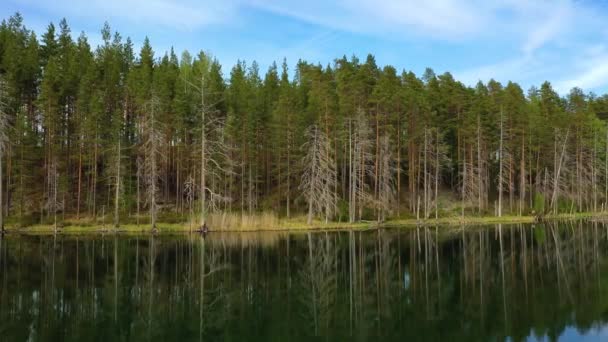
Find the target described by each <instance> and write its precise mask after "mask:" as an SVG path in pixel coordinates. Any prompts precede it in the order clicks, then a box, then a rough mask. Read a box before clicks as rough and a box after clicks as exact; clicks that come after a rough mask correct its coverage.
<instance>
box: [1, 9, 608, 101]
mask: <svg viewBox="0 0 608 342" xmlns="http://www.w3.org/2000/svg"><path fill="white" fill-rule="evenodd" d="M15 12H20V13H21V14H22V15H23V17H24V19H25V25H26V26H27V27H28V28H29V29H33V30H34V31H36V32H37V33H38V34H41V33H42V32H44V31H45V30H46V27H47V25H48V24H49V22H54V23H55V24H57V23H58V22H59V20H61V18H64V17H65V18H66V19H67V21H68V24H69V25H70V28H71V29H72V33H73V34H74V35H75V36H77V35H79V34H80V32H84V33H85V34H86V35H87V37H88V38H89V41H90V42H91V44H92V45H93V46H96V45H97V44H99V42H100V41H101V34H100V30H101V28H102V27H103V24H104V22H106V21H107V22H108V23H109V24H110V26H111V28H112V30H113V31H118V32H119V33H120V34H121V35H122V36H123V37H127V36H128V37H131V39H132V40H133V42H134V43H135V47H136V48H138V47H139V46H141V43H142V42H143V40H144V38H145V37H146V36H147V37H149V39H150V41H151V43H152V46H153V48H154V51H155V53H156V56H157V57H160V56H162V55H163V54H164V53H165V52H166V51H168V50H169V49H171V47H173V48H174V49H175V51H176V52H177V53H178V54H179V53H181V51H183V50H185V49H187V50H188V51H190V52H191V53H193V54H194V53H197V52H198V51H201V50H204V51H206V52H210V53H211V54H213V55H214V56H215V57H216V58H217V59H218V60H219V61H220V62H221V64H222V65H223V71H224V75H225V76H226V77H227V76H228V75H229V71H230V69H231V68H232V66H233V65H234V64H235V63H236V62H237V60H245V61H247V62H248V63H250V62H252V61H253V60H255V61H257V62H258V64H259V65H260V69H261V70H262V72H264V71H265V69H267V68H268V66H270V64H271V63H272V62H273V61H276V62H277V63H278V64H280V62H281V61H282V60H283V58H286V59H287V62H288V64H289V65H290V66H292V67H293V66H294V65H295V64H296V63H297V61H298V59H303V60H306V61H308V62H312V63H321V64H323V65H327V64H329V63H332V62H333V61H334V60H335V59H336V58H340V57H342V56H344V55H345V56H347V57H350V56H352V55H356V56H358V57H359V58H360V59H361V60H365V58H366V56H367V54H368V53H371V54H373V55H374V56H375V58H376V63H377V64H378V65H379V66H384V65H389V64H390V65H393V66H395V67H396V68H397V69H398V70H400V71H401V70H407V71H410V70H411V71H414V72H415V73H416V74H417V75H419V76H420V75H422V73H423V72H424V70H425V68H426V67H430V68H432V69H433V70H434V71H435V72H436V73H437V74H440V73H443V72H446V71H449V72H451V73H452V74H453V75H454V77H455V78H456V79H457V80H459V81H462V82H463V83H465V84H466V85H474V84H475V83H477V82H478V81H480V80H481V81H483V82H487V81H488V80H490V79H492V78H493V79H495V80H498V81H500V82H503V83H506V82H508V81H514V82H517V83H519V84H520V85H521V86H522V87H523V88H524V89H528V88H530V87H531V86H535V85H536V86H539V85H540V84H541V83H542V82H543V81H545V80H548V81H550V82H551V83H552V84H553V86H554V88H555V89H556V90H557V91H558V92H559V93H561V94H567V93H568V91H569V90H570V89H571V88H572V87H575V86H576V87H580V88H582V89H583V90H585V91H589V92H595V93H597V94H603V93H606V92H608V39H607V38H608V25H606V23H608V0H595V1H592V0H551V1H545V0H497V1H494V0H467V1H465V0H424V1H422V0H335V1H331V0H296V1H294V0H216V1H212V0H86V1H80V0H53V1H46V0H2V6H1V8H0V15H1V17H2V18H8V17H9V16H10V15H12V14H14V13H15Z"/></svg>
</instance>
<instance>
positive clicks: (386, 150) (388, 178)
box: [378, 135, 398, 222]
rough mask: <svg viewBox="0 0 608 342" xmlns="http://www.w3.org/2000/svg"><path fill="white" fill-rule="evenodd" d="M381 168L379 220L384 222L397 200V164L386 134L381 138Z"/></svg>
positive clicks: (379, 178)
mask: <svg viewBox="0 0 608 342" xmlns="http://www.w3.org/2000/svg"><path fill="white" fill-rule="evenodd" d="M379 151H380V163H379V167H380V170H379V172H378V222H384V221H385V220H386V216H387V214H389V213H390V211H391V208H392V204H393V202H394V201H395V195H396V190H395V173H396V172H397V167H398V166H397V165H395V162H394V160H393V159H392V155H391V146H390V139H389V137H388V135H385V136H384V137H382V138H381V140H380V149H379Z"/></svg>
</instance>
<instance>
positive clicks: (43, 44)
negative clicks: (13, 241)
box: [0, 14, 608, 220]
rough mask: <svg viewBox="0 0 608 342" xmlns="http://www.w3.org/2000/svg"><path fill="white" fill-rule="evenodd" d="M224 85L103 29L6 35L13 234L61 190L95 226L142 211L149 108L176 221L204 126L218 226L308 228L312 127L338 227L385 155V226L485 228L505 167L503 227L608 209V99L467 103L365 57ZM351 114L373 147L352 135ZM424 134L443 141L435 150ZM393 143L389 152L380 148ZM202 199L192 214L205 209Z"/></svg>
mask: <svg viewBox="0 0 608 342" xmlns="http://www.w3.org/2000/svg"><path fill="white" fill-rule="evenodd" d="M136 54H137V56H136ZM265 62H266V61H265ZM224 70H228V69H222V65H220V63H219V62H218V61H217V60H216V59H214V58H213V57H212V55H211V54H210V53H207V52H200V53H198V54H195V55H194V54H190V53H189V52H187V51H185V52H183V53H182V54H181V55H180V57H178V54H176V53H175V51H173V50H172V49H171V50H170V51H159V52H158V53H155V51H154V49H153V47H152V43H151V42H150V40H149V39H148V38H145V40H144V42H143V44H142V46H141V49H140V51H139V52H138V53H135V52H134V51H133V43H132V42H131V40H130V39H129V38H126V39H123V37H121V35H120V34H118V33H117V32H112V30H111V28H110V26H109V25H108V24H107V23H106V24H105V25H104V27H103V28H102V30H101V43H100V45H99V46H98V47H97V48H92V47H91V46H90V44H89V43H88V39H87V37H86V36H85V35H84V34H80V35H79V36H77V37H76V36H74V35H73V33H72V31H71V30H70V27H69V25H68V22H67V21H66V20H61V21H60V22H59V23H58V25H54V24H52V23H51V24H49V25H48V27H47V29H46V31H45V32H44V33H43V34H42V35H41V36H40V37H37V36H36V34H35V33H34V32H33V31H32V30H30V29H28V28H26V26H25V25H24V21H23V18H22V17H21V15H19V14H15V15H13V16H12V17H10V18H8V19H7V20H4V21H3V22H2V24H0V75H1V76H2V78H3V80H5V82H6V89H7V96H6V97H5V98H4V101H5V102H6V103H5V105H6V107H7V108H8V110H7V113H8V116H9V120H8V121H9V122H10V125H11V127H10V131H11V134H10V136H11V139H10V144H9V145H10V146H9V149H8V150H7V151H9V154H8V155H7V156H6V158H7V162H6V163H5V165H6V166H5V167H4V169H5V171H7V172H6V173H5V176H4V177H5V179H3V180H2V181H3V182H4V183H3V184H7V187H6V191H7V194H5V198H7V203H6V205H7V208H4V209H5V211H6V210H7V211H8V213H9V218H11V217H23V218H24V220H25V217H28V215H30V214H31V213H37V214H36V215H37V216H40V217H41V219H43V220H48V219H49V210H48V208H47V205H48V201H49V199H50V198H51V197H53V196H51V195H52V193H53V191H51V190H53V189H54V188H55V187H56V188H57V195H58V196H57V200H56V202H58V203H55V204H56V205H57V207H59V211H60V212H61V213H63V214H67V215H73V214H75V215H76V216H77V217H78V216H80V215H82V216H90V217H99V216H100V213H99V212H100V208H102V206H105V207H106V209H107V208H109V207H111V206H109V204H108V203H110V202H111V200H112V199H113V196H114V195H113V194H112V191H111V189H112V187H114V186H115V184H123V187H122V189H121V191H120V197H121V199H120V202H121V208H120V211H121V213H122V212H124V213H133V212H135V211H137V210H138V209H139V211H140V213H141V212H142V211H144V210H146V209H147V204H146V203H145V201H144V200H143V196H141V192H142V191H143V189H142V188H143V184H144V183H143V182H142V180H141V177H138V172H137V171H138V167H137V165H138V163H137V160H138V159H141V158H142V157H143V156H142V152H141V151H142V149H141V146H142V144H143V141H144V138H145V137H144V134H143V125H144V123H145V119H146V115H147V114H148V113H147V110H146V104H147V103H149V101H150V99H151V98H152V97H155V98H157V99H158V112H159V113H158V116H157V118H156V119H157V120H158V123H159V127H162V131H161V132H160V133H159V135H160V138H159V139H160V141H161V144H160V145H161V146H160V148H161V150H162V151H160V152H159V153H161V154H162V156H163V161H162V162H161V163H160V165H158V170H159V189H158V190H159V194H158V197H159V199H158V202H159V206H161V207H162V211H163V212H172V213H175V215H176V216H182V215H184V212H185V211H186V210H187V209H186V207H187V206H186V199H185V197H186V196H185V192H184V188H185V185H184V184H185V182H186V180H187V179H189V178H192V179H196V182H197V183H198V182H199V180H198V178H199V177H200V174H201V171H200V169H201V162H200V161H201V154H200V150H201V148H200V146H201V142H202V141H203V139H202V138H201V136H203V135H202V134H201V133H202V132H201V129H202V128H201V127H206V128H205V129H206V130H208V132H206V135H205V136H206V137H208V141H209V142H210V144H211V145H213V144H216V145H222V147H224V148H222V149H215V150H214V151H213V153H210V154H209V163H211V164H213V166H212V167H211V168H212V169H213V171H209V172H210V173H211V175H210V177H209V178H207V180H206V181H205V182H206V184H204V187H205V189H206V190H205V191H206V192H205V193H206V194H207V195H209V196H212V197H213V200H214V201H217V203H222V204H221V205H218V206H216V207H215V209H214V210H218V211H246V212H249V214H251V215H254V214H255V213H254V212H264V211H269V210H273V211H275V212H276V213H277V214H278V215H281V216H283V215H285V216H290V215H300V214H302V213H303V212H304V211H305V209H306V208H305V201H304V200H303V199H302V193H301V191H300V190H299V185H300V183H301V181H302V172H303V167H302V163H301V160H302V158H303V156H304V155H305V154H304V151H303V147H302V146H303V144H304V143H305V134H304V132H305V131H306V129H307V128H308V127H310V126H312V125H316V126H317V127H319V128H320V129H321V130H322V131H323V132H324V133H325V135H327V137H328V138H329V140H330V142H329V145H331V146H330V148H331V151H332V154H333V159H334V160H335V169H336V181H335V183H336V186H335V187H334V188H333V189H332V190H331V191H332V194H333V195H334V196H335V198H336V202H337V203H338V209H339V210H338V215H337V219H340V220H345V218H346V217H347V216H348V214H349V213H348V208H349V203H350V204H353V203H352V202H355V201H356V202H357V203H355V204H354V206H353V207H356V211H357V213H356V215H355V216H356V217H361V218H364V219H369V220H373V219H374V218H375V217H376V216H378V215H379V213H378V210H377V208H378V203H379V202H380V198H381V196H380V194H379V189H380V186H379V182H380V181H379V179H380V178H381V177H380V175H379V173H380V171H381V167H380V164H381V163H380V160H381V159H382V158H383V157H385V156H383V155H382V154H383V153H384V154H385V155H386V154H388V160H389V162H388V164H389V165H395V172H394V177H395V180H394V185H395V188H396V190H397V194H396V198H397V199H398V200H396V201H394V203H391V204H390V205H391V210H390V211H391V212H392V213H393V215H394V216H395V217H416V215H417V213H422V212H423V211H424V208H426V209H427V210H426V211H427V214H428V212H431V213H432V212H434V204H435V203H438V207H439V208H438V209H439V210H438V212H439V213H440V214H441V215H443V216H460V214H462V213H463V212H464V213H466V214H467V215H477V216H480V215H484V214H491V213H492V212H493V208H494V205H493V203H494V201H495V199H496V197H497V193H498V180H497V179H496V176H495V175H497V174H498V173H499V172H498V171H499V165H504V167H503V173H504V175H505V178H504V179H503V192H502V194H503V209H504V210H505V211H506V213H507V214H509V215H515V214H523V213H527V212H530V211H531V210H534V212H535V213H537V214H546V213H548V212H550V211H553V212H568V213H570V212H582V211H592V210H598V208H599V207H601V203H605V202H606V200H608V198H607V196H608V172H606V169H608V168H607V167H606V166H607V161H608V129H607V127H606V124H605V122H604V121H603V119H602V116H601V115H604V114H605V113H606V112H608V97H607V96H606V95H603V96H595V95H593V94H586V93H584V92H583V91H582V90H580V89H578V88H574V89H572V91H571V92H570V93H569V94H567V96H560V94H558V93H557V92H556V91H555V89H554V88H553V87H552V85H551V84H550V83H549V82H545V83H543V84H542V85H540V86H539V87H538V88H536V87H533V88H531V89H530V90H528V91H527V92H525V91H524V90H523V89H521V87H520V86H519V85H518V84H516V83H513V82H509V83H507V84H506V85H503V84H501V83H499V82H497V81H494V80H492V81H489V82H488V83H482V82H479V83H478V84H476V85H475V86H474V87H470V86H467V85H464V84H462V83H461V82H459V81H458V80H456V79H454V77H453V76H452V75H451V74H450V73H447V72H446V73H443V74H440V75H438V74H436V73H435V72H434V71H433V70H432V69H427V70H425V71H424V73H423V74H422V75H418V76H417V75H416V74H414V73H413V72H411V71H403V72H401V73H399V72H398V71H397V70H396V69H395V68H394V67H392V66H390V65H387V66H379V65H377V64H376V61H375V58H374V57H373V56H372V55H368V56H366V58H365V60H360V59H359V58H357V57H356V56H352V57H350V58H347V57H346V56H344V57H342V58H339V59H336V60H335V61H334V63H332V64H330V65H325V66H323V65H320V64H312V63H309V62H306V61H303V60H299V61H297V63H296V64H295V65H293V69H292V71H291V73H290V71H289V66H288V63H287V61H283V63H281V65H280V66H279V65H277V64H276V63H270V67H269V68H268V70H260V68H259V65H258V64H257V62H255V61H253V62H251V63H246V62H245V61H238V62H237V63H236V65H234V66H232V68H230V69H229V72H228V73H227V74H226V75H225V74H224ZM291 75H293V77H291ZM201 80H202V81H201ZM193 85H194V86H193ZM197 87H198V88H197ZM201 90H202V91H201ZM203 108H204V109H205V113H206V114H208V115H206V116H205V120H206V121H207V120H208V121H207V122H205V123H203V122H201V120H202V115H201V109H203ZM357 113H362V114H361V117H362V118H364V121H365V122H366V124H365V126H366V127H365V132H366V134H365V135H366V136H365V137H361V136H358V132H356V131H355V130H354V126H355V125H354V123H355V121H356V120H355V118H356V116H357ZM501 120H502V121H501ZM501 122H502V124H503V133H504V134H503V135H504V138H503V141H502V145H501V141H500V140H499V139H500V138H499V137H500V134H499V132H500V127H501V125H500V123H501ZM428 132H436V133H437V134H436V137H438V138H437V139H428ZM425 133H426V134H425ZM367 135H369V137H367ZM363 138H365V139H363ZM385 139H387V140H388V141H390V146H389V148H388V149H381V148H380V147H381V144H380V142H381V141H386V140H385ZM362 140H365V141H364V142H365V145H366V147H365V149H364V150H365V152H364V153H363V154H365V155H364V156H357V160H362V162H360V163H361V165H353V163H354V161H355V158H354V154H353V147H354V146H355V144H359V143H361V141H362ZM368 140H369V141H368ZM216 145H215V146H216ZM119 146H120V150H119V149H118V147H119ZM499 146H502V147H503V151H504V152H505V153H504V158H505V159H504V160H503V162H504V163H500V162H499V160H498V153H497V152H496V151H497V150H498V148H499ZM216 147H217V146H216ZM562 147H563V148H562ZM562 154H563V157H562ZM435 155H440V158H435ZM433 163H438V165H436V167H433V165H434V164H433ZM8 165H10V168H9V167H8ZM117 165H118V167H117ZM558 169H559V172H558ZM55 170H56V177H51V176H53V173H55ZM353 170H357V172H359V174H357V175H353V174H352V173H353ZM434 170H438V172H437V174H435V172H434ZM118 171H120V178H121V179H119V182H117V181H116V177H117V175H118ZM558 173H559V175H558ZM54 178H57V182H54V181H53V180H54ZM353 179H361V182H360V183H361V184H358V183H357V185H356V186H354V185H353V183H352V180H353ZM435 180H436V182H435ZM55 183H57V184H55ZM554 183H555V184H554ZM199 186H200V185H199ZM435 186H436V187H437V192H438V193H437V194H436V193H435ZM138 189H139V193H140V196H138ZM353 189H354V190H353ZM353 192H357V194H356V196H351V195H353ZM196 193H197V195H196V198H193V200H194V201H195V202H196V201H200V202H201V203H202V200H201V199H200V198H198V197H200V191H196ZM541 193H542V194H544V196H543V195H541ZM425 196H426V197H425ZM531 196H532V197H531ZM545 196H546V198H545ZM435 197H439V198H435ZM441 197H443V198H446V197H447V198H449V200H441V201H440V198H441ZM353 198H356V200H353ZM437 201H439V202H437ZM530 202H532V203H530ZM421 207H422V208H423V209H422V210H421ZM431 216H433V215H431Z"/></svg>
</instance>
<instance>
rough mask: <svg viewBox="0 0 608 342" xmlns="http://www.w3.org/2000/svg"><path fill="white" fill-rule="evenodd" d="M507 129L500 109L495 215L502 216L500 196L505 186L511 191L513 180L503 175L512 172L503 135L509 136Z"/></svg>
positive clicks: (509, 155) (501, 196)
mask: <svg viewBox="0 0 608 342" xmlns="http://www.w3.org/2000/svg"><path fill="white" fill-rule="evenodd" d="M509 134H510V132H509V130H506V129H505V127H504V115H503V110H502V108H501V110H500V138H499V143H498V152H497V158H498V208H497V216H498V217H501V216H502V202H503V201H502V198H503V193H504V190H505V188H506V189H508V190H509V194H512V193H513V182H512V179H511V177H505V175H511V174H512V173H513V156H512V154H511V151H510V150H509V148H508V146H507V145H506V144H505V143H504V140H505V136H509Z"/></svg>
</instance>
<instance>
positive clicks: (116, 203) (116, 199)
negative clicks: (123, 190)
mask: <svg viewBox="0 0 608 342" xmlns="http://www.w3.org/2000/svg"><path fill="white" fill-rule="evenodd" d="M116 153H117V160H116V184H115V186H114V187H115V189H114V228H116V229H117V228H118V227H119V226H120V217H119V204H120V157H121V151H120V137H119V138H118V149H117V150H116Z"/></svg>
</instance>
